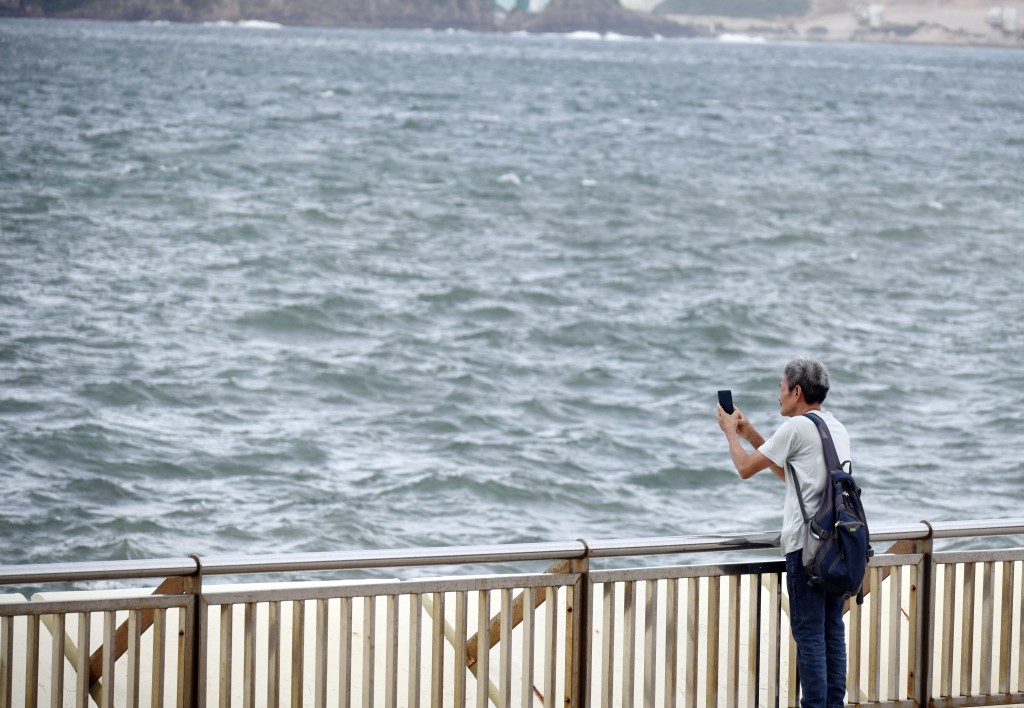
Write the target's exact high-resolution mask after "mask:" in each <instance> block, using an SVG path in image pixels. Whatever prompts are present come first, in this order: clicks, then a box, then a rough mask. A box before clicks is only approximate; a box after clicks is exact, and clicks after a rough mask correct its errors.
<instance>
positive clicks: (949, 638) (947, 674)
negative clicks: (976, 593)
mask: <svg viewBox="0 0 1024 708" xmlns="http://www.w3.org/2000/svg"><path fill="white" fill-rule="evenodd" d="M956 570H957V566H956V564H954V563H946V564H944V565H943V566H942V594H943V603H942V660H941V661H942V663H941V664H940V665H939V695H940V696H942V697H949V696H952V695H953V636H954V633H953V630H954V626H953V625H954V623H955V621H956V609H955V608H956V596H957V587H958V583H957V579H956V575H957V572H956Z"/></svg>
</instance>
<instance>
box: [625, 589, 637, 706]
mask: <svg viewBox="0 0 1024 708" xmlns="http://www.w3.org/2000/svg"><path fill="white" fill-rule="evenodd" d="M635 656H636V583H634V582H633V581H632V580H627V581H626V582H624V583H623V584H622V705H623V706H632V705H633V685H634V673H635V670H636V665H635V664H636V662H635V661H634V657H635Z"/></svg>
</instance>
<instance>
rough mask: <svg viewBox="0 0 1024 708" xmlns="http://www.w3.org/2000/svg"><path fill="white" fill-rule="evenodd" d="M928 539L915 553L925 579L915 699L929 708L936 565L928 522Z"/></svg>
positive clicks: (920, 606) (920, 594) (921, 594)
mask: <svg viewBox="0 0 1024 708" xmlns="http://www.w3.org/2000/svg"><path fill="white" fill-rule="evenodd" d="M921 523H922V524H924V525H925V526H927V527H928V536H927V537H925V538H923V539H916V540H915V541H914V552H915V553H920V554H921V555H922V556H923V558H922V559H921V569H922V570H921V577H920V579H919V582H918V588H917V590H918V597H919V598H920V602H919V603H918V610H917V617H916V618H915V619H916V621H917V660H916V662H915V666H914V671H915V676H914V686H913V688H914V696H913V697H912V698H914V699H915V700H916V703H917V705H919V706H927V705H928V704H929V701H930V699H931V691H932V641H933V640H932V638H933V637H934V636H935V563H934V561H933V560H932V546H933V545H934V541H933V536H934V533H935V532H934V529H932V525H931V524H930V523H929V522H927V521H921Z"/></svg>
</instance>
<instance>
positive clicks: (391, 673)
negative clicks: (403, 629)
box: [384, 594, 398, 708]
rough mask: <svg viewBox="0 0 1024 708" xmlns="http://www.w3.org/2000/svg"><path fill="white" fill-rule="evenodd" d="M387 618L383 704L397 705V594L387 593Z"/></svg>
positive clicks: (387, 706)
mask: <svg viewBox="0 0 1024 708" xmlns="http://www.w3.org/2000/svg"><path fill="white" fill-rule="evenodd" d="M386 607H387V610H386V612H387V619H386V622H385V626H386V629H385V631H384V636H385V639H386V641H387V644H386V645H385V648H384V706H385V708H395V706H397V705H398V596H397V595H393V594H389V595H388V596H387V600H386Z"/></svg>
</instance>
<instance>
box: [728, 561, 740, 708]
mask: <svg viewBox="0 0 1024 708" xmlns="http://www.w3.org/2000/svg"><path fill="white" fill-rule="evenodd" d="M727 582H728V584H729V595H728V600H727V602H726V609H725V612H726V633H727V634H726V650H725V656H726V669H725V675H726V679H725V702H726V705H730V706H734V705H737V703H738V701H739V686H740V609H741V608H740V576H738V575H733V576H730V577H729V578H728V579H727Z"/></svg>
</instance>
